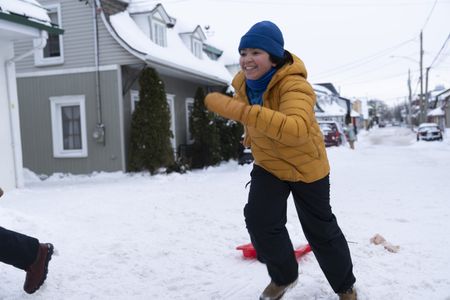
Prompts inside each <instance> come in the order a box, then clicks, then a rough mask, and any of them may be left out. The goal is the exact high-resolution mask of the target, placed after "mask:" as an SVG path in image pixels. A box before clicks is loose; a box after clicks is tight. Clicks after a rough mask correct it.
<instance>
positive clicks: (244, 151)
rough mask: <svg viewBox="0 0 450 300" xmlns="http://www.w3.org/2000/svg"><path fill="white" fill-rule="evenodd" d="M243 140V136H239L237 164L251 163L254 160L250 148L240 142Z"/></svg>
mask: <svg viewBox="0 0 450 300" xmlns="http://www.w3.org/2000/svg"><path fill="white" fill-rule="evenodd" d="M243 140H244V136H242V137H241V144H240V147H239V157H238V164H240V165H245V164H251V163H252V162H253V160H254V158H253V154H252V149H250V148H248V147H244V145H243V144H242V142H243Z"/></svg>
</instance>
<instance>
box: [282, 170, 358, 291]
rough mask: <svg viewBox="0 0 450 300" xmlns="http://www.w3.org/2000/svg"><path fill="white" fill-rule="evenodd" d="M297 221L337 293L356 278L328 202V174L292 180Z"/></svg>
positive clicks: (347, 286)
mask: <svg viewBox="0 0 450 300" xmlns="http://www.w3.org/2000/svg"><path fill="white" fill-rule="evenodd" d="M291 187H292V193H293V196H294V202H295V206H296V209H297V213H298V216H299V219H300V223H301V225H302V228H303V232H304V234H305V237H306V239H307V240H308V242H309V244H310V246H311V249H312V251H313V252H314V255H315V256H316V259H317V261H318V262H319V265H320V267H321V269H322V271H323V272H324V274H325V277H326V278H327V280H328V282H329V283H330V285H331V287H332V289H333V290H334V292H336V293H342V292H345V291H347V290H348V289H349V288H351V287H352V286H353V284H354V283H355V281H356V279H355V276H354V275H353V264H352V260H351V256H350V250H349V248H348V244H347V240H346V239H345V237H344V235H343V233H342V231H341V229H340V228H339V225H338V223H337V220H336V217H335V216H334V214H333V213H332V210H331V206H330V181H329V176H326V177H325V178H323V179H320V180H318V181H315V182H313V183H303V182H295V183H291Z"/></svg>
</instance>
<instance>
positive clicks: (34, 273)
mask: <svg viewBox="0 0 450 300" xmlns="http://www.w3.org/2000/svg"><path fill="white" fill-rule="evenodd" d="M52 254H53V245H52V244H50V243H47V244H39V248H38V254H37V257H36V260H35V261H34V263H33V264H32V265H31V266H29V267H28V268H27V269H26V272H27V275H26V277H25V283H24V285H23V290H24V291H25V292H27V293H28V294H33V293H34V292H36V291H37V290H38V289H39V288H40V287H41V285H42V284H43V283H44V281H45V279H46V278H47V272H48V263H49V261H50V259H52Z"/></svg>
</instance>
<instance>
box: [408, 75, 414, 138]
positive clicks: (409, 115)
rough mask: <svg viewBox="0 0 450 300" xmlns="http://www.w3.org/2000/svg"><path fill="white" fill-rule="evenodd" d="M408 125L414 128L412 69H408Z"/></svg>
mask: <svg viewBox="0 0 450 300" xmlns="http://www.w3.org/2000/svg"><path fill="white" fill-rule="evenodd" d="M408 91H409V94H408V125H409V128H411V130H412V129H413V124H412V120H411V101H412V93H411V70H410V69H408Z"/></svg>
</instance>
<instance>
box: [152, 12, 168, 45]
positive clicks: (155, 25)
mask: <svg viewBox="0 0 450 300" xmlns="http://www.w3.org/2000/svg"><path fill="white" fill-rule="evenodd" d="M166 30H167V27H166V24H165V23H164V22H162V21H159V20H157V19H154V18H152V20H151V35H152V36H151V38H152V41H153V42H154V43H155V44H157V45H160V46H161V47H167V32H166Z"/></svg>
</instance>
